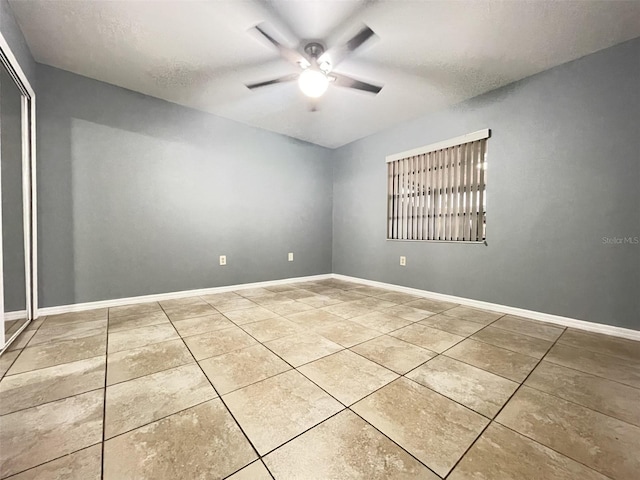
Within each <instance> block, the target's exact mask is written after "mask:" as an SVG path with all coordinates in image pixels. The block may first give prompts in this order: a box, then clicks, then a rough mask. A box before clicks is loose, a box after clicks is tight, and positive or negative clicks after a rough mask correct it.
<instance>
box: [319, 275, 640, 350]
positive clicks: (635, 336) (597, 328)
mask: <svg viewBox="0 0 640 480" xmlns="http://www.w3.org/2000/svg"><path fill="white" fill-rule="evenodd" d="M332 277H333V278H335V279H338V280H344V281H347V282H354V283H360V284H362V285H368V286H371V287H379V288H386V289H388V290H393V291H396V292H402V293H409V294H411V295H417V296H420V297H426V298H432V299H434V300H443V301H446V302H453V303H459V304H460V305H465V306H468V307H475V308H481V309H483V310H490V311H492V312H498V313H504V314H509V315H517V316H519V317H526V318H530V319H532V320H539V321H541V322H547V323H553V324H555V325H561V326H563V327H571V328H577V329H580V330H586V331H589V332H595V333H603V334H605V335H612V336H615V337H622V338H628V339H630V340H638V341H640V331H637V330H631V329H629V328H622V327H614V326H612V325H604V324H602V323H595V322H588V321H586V320H576V319H574V318H568V317H561V316H559V315H552V314H550V313H542V312H536V311H533V310H525V309H524V308H517V307H509V306H506V305H499V304H497V303H489V302H483V301H480V300H472V299H470V298H463V297H456V296H454V295H445V294H443V293H436V292H429V291H427V290H418V289H417V288H410V287H403V286H400V285H393V284H391V283H383V282H376V281H373V280H366V279H363V278H357V277H349V276H347V275H340V274H335V273H334V274H333V275H332Z"/></svg>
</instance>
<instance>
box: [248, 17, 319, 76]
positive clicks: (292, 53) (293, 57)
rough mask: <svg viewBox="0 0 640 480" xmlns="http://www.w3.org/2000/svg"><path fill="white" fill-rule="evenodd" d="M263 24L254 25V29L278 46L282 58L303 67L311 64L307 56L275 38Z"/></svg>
mask: <svg viewBox="0 0 640 480" xmlns="http://www.w3.org/2000/svg"><path fill="white" fill-rule="evenodd" d="M263 25H264V24H259V25H256V26H255V27H253V29H254V30H256V31H257V32H258V33H260V35H262V36H263V37H264V38H266V39H267V41H268V42H269V43H271V44H272V45H273V46H274V47H276V48H277V49H278V52H279V53H280V56H281V57H282V58H284V59H285V60H287V61H289V62H291V63H293V64H294V65H297V66H300V67H302V68H307V67H308V66H309V65H310V63H309V61H308V60H307V59H306V58H304V56H303V55H302V54H301V53H299V52H297V51H296V50H294V49H293V48H289V47H287V46H285V45H283V44H281V43H280V42H279V41H277V40H276V39H275V38H273V37H272V36H271V35H269V34H268V33H267V32H266V31H265V29H264V27H263Z"/></svg>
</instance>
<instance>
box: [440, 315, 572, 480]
mask: <svg viewBox="0 0 640 480" xmlns="http://www.w3.org/2000/svg"><path fill="white" fill-rule="evenodd" d="M501 318H502V317H501ZM487 326H488V325H487ZM559 338H560V337H558V338H557V339H556V340H555V341H554V342H553V343H552V344H551V345H550V346H549V347H548V348H547V351H546V352H545V354H544V355H543V356H542V357H541V358H540V359H539V360H538V362H537V363H536V364H535V366H534V367H533V368H532V369H531V371H530V372H529V373H528V374H527V376H526V377H525V378H524V379H523V380H522V382H520V383H519V385H518V387H517V388H516V389H515V390H514V391H513V393H512V394H511V395H510V396H509V398H508V399H507V400H506V401H505V402H504V403H503V404H502V407H500V409H499V410H498V411H497V412H496V414H495V415H494V416H493V417H492V418H491V419H489V423H487V424H486V425H485V427H484V428H483V429H482V431H481V432H480V434H479V435H478V436H477V437H476V438H475V439H474V440H473V442H471V444H470V445H469V447H468V448H467V449H466V450H465V451H464V453H463V454H462V455H461V456H460V458H459V459H458V461H457V462H456V463H455V464H454V465H453V467H451V469H450V470H449V472H448V473H447V474H446V475H445V477H444V478H445V479H446V478H448V477H449V475H451V473H452V472H453V471H455V469H456V467H457V466H458V465H459V464H460V462H461V461H462V459H463V458H465V457H466V456H467V454H468V453H469V451H470V450H471V449H472V448H473V446H474V445H475V444H476V442H477V441H478V439H480V438H481V437H482V435H483V434H484V432H485V431H486V430H487V428H489V426H490V425H491V424H493V423H494V422H495V423H498V424H499V425H502V424H501V423H499V422H496V421H495V419H496V418H498V416H499V415H500V413H501V412H502V411H503V410H504V409H505V407H506V406H507V405H508V404H509V402H511V400H512V399H513V397H514V396H515V395H516V394H517V393H518V392H519V391H520V389H521V388H522V386H523V385H524V382H526V381H527V379H528V378H529V376H530V375H531V374H532V373H533V372H534V370H535V369H536V368H538V365H540V362H542V359H543V358H544V357H545V356H546V354H547V353H548V352H549V350H551V349H552V348H553V346H554V345H555V344H556V343H557V342H558V339H559ZM565 456H566V455H565Z"/></svg>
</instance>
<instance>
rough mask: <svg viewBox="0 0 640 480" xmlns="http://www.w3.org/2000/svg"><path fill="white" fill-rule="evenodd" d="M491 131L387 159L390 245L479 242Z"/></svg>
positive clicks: (483, 232) (483, 223)
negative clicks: (408, 242)
mask: <svg viewBox="0 0 640 480" xmlns="http://www.w3.org/2000/svg"><path fill="white" fill-rule="evenodd" d="M489 135H490V132H489V130H488V129H487V130H481V131H479V132H475V133H472V134H468V135H464V136H462V137H457V138H455V139H451V140H447V141H445V142H440V143H437V144H434V145H430V146H427V147H422V148H420V149H416V150H412V151H410V152H404V153H401V154H397V155H393V156H390V157H387V171H388V209H387V218H388V230H387V238H389V239H393V240H440V241H454V242H455V241H458V242H483V241H484V240H485V239H486V179H487V177H486V167H487V159H486V154H487V138H489Z"/></svg>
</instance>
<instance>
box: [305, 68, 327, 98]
mask: <svg viewBox="0 0 640 480" xmlns="http://www.w3.org/2000/svg"><path fill="white" fill-rule="evenodd" d="M298 86H299V87H300V90H302V93H304V94H305V95H306V96H307V97H311V98H318V97H321V96H322V95H324V92H326V91H327V87H329V79H328V78H327V76H326V75H325V74H324V73H322V72H321V71H319V70H315V69H313V68H308V69H306V70H305V71H304V72H302V73H301V74H300V78H298Z"/></svg>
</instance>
